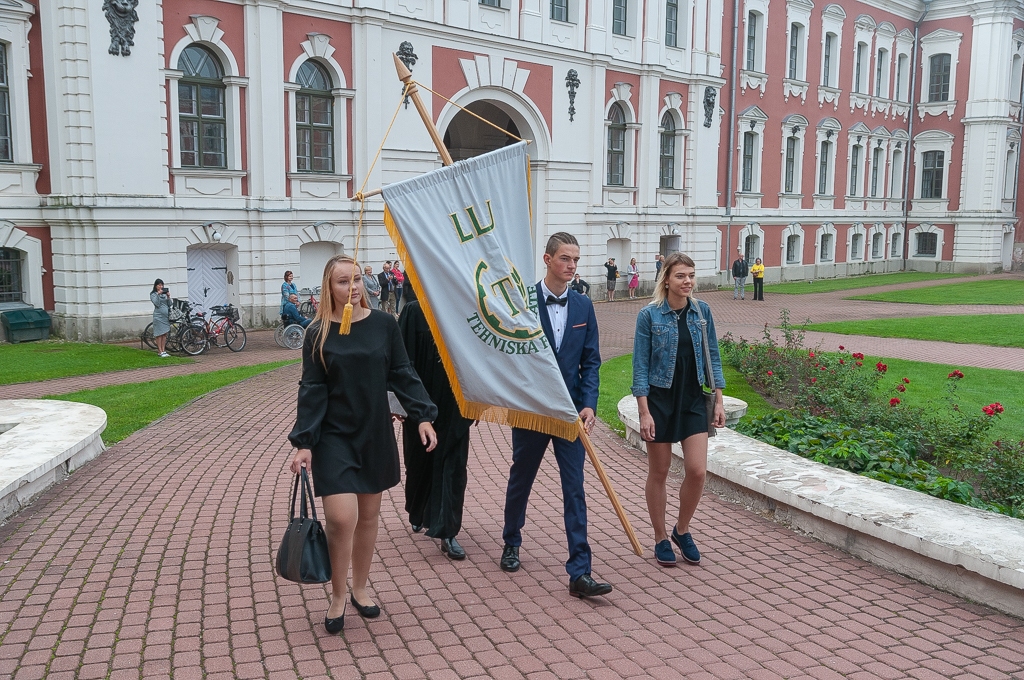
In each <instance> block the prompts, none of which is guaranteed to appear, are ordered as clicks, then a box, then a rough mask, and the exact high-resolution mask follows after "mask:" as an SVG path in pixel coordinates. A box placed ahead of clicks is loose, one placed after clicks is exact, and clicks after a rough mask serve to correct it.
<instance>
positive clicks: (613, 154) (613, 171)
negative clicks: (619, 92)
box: [608, 103, 626, 187]
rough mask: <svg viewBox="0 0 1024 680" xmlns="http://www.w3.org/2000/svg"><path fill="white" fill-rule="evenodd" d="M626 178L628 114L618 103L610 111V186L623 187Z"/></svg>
mask: <svg viewBox="0 0 1024 680" xmlns="http://www.w3.org/2000/svg"><path fill="white" fill-rule="evenodd" d="M625 179H626V114H625V113H624V112H623V110H622V106H621V105H620V104H618V103H615V104H612V108H611V110H610V111H609V112H608V186H618V187H621V186H623V185H624V184H625Z"/></svg>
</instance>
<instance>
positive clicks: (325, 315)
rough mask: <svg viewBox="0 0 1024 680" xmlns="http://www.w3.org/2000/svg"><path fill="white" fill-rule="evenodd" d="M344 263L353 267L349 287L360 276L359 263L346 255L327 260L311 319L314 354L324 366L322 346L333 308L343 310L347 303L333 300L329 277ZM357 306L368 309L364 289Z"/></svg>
mask: <svg viewBox="0 0 1024 680" xmlns="http://www.w3.org/2000/svg"><path fill="white" fill-rule="evenodd" d="M346 262H347V263H348V264H350V265H351V266H352V267H353V269H352V279H353V280H352V281H351V283H350V284H349V285H355V275H356V274H359V275H360V276H362V273H363V271H362V269H360V268H359V263H358V262H356V261H355V259H354V258H352V257H350V256H348V255H335V256H334V257H332V258H331V259H329V260H327V264H326V265H324V276H323V279H322V281H321V283H320V306H319V307H317V310H316V316H314V317H313V324H315V325H316V335H315V336H314V337H313V345H314V347H315V351H316V353H317V354H318V355H319V356H320V363H321V364H324V366H326V365H327V364H326V363H324V344H326V342H327V334H328V333H330V332H331V317H332V316H333V315H334V311H335V308H337V309H338V310H341V309H342V308H344V306H345V303H346V302H348V300H335V299H334V293H333V292H332V291H331V277H332V276H334V268H335V267H337V266H338V265H339V264H342V263H346ZM360 285H362V279H360ZM359 306H360V307H363V308H364V309H370V303H369V302H367V301H366V289H365V288H364V289H363V291H362V295H360V296H359Z"/></svg>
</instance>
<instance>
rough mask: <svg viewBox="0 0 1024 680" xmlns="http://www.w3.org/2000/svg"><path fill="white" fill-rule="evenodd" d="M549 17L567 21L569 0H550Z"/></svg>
mask: <svg viewBox="0 0 1024 680" xmlns="http://www.w3.org/2000/svg"><path fill="white" fill-rule="evenodd" d="M551 18H552V19H554V20H555V21H568V20H569V0H551Z"/></svg>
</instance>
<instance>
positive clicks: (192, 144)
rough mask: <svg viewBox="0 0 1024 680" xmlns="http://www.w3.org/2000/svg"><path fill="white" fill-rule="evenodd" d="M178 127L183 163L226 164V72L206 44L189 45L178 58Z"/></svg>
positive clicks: (213, 166)
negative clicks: (179, 73)
mask: <svg viewBox="0 0 1024 680" xmlns="http://www.w3.org/2000/svg"><path fill="white" fill-rule="evenodd" d="M178 70H179V71H181V72H182V73H183V74H184V75H183V77H182V79H181V80H179V81H178V127H179V130H180V138H181V139H180V144H181V149H180V152H181V165H182V167H189V168H226V167H227V120H226V119H225V114H224V92H225V88H224V80H223V78H224V72H223V71H222V70H221V65H220V62H219V61H218V60H217V57H215V56H214V55H213V53H212V52H210V51H209V50H208V49H206V48H205V47H201V46H199V45H189V46H188V47H186V48H185V50H184V51H183V52H182V53H181V57H179V58H178Z"/></svg>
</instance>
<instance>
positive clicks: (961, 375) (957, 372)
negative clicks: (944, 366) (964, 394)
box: [946, 368, 964, 380]
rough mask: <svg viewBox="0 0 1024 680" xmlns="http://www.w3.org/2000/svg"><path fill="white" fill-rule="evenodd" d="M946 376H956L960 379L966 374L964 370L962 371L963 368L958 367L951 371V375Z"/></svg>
mask: <svg viewBox="0 0 1024 680" xmlns="http://www.w3.org/2000/svg"><path fill="white" fill-rule="evenodd" d="M946 377H947V378H955V379H957V380H959V379H960V378H963V377H964V374H963V372H962V371H961V370H960V369H959V368H958V369H956V370H954V371H953V372H952V373H950V374H949V375H947V376H946Z"/></svg>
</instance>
